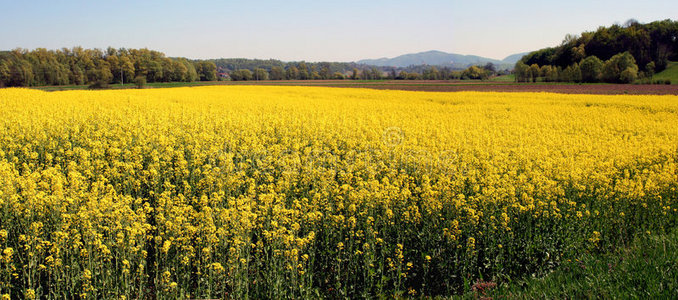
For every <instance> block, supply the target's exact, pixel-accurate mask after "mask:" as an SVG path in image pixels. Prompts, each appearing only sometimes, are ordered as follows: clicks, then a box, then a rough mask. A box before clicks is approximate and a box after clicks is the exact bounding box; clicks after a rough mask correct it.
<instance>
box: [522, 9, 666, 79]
mask: <svg viewBox="0 0 678 300" xmlns="http://www.w3.org/2000/svg"><path fill="white" fill-rule="evenodd" d="M627 51H628V52H629V53H630V54H631V55H632V56H633V58H634V59H635V63H636V65H637V66H638V67H639V68H640V70H641V71H647V66H648V64H650V63H652V62H653V63H654V67H655V70H654V71H655V72H659V71H661V70H663V69H664V68H666V66H667V64H668V62H669V61H672V60H678V21H672V20H664V21H656V22H652V23H647V24H641V23H638V22H637V21H635V20H629V21H628V22H626V23H625V24H624V25H612V26H610V27H600V28H598V30H596V31H593V32H584V33H582V34H581V36H572V35H568V36H566V38H565V40H564V41H563V43H562V44H561V45H560V46H557V47H551V48H546V49H542V50H538V51H534V52H532V53H530V54H528V55H526V56H524V57H523V58H522V60H521V62H523V63H524V64H526V65H528V66H529V65H532V64H537V65H539V66H545V65H550V66H554V67H561V68H566V67H568V66H571V65H573V64H575V63H579V62H581V61H582V60H583V59H584V58H586V57H588V56H595V57H597V58H598V59H600V60H603V61H604V60H608V59H610V58H612V57H613V56H614V55H617V54H619V53H623V52H627Z"/></svg>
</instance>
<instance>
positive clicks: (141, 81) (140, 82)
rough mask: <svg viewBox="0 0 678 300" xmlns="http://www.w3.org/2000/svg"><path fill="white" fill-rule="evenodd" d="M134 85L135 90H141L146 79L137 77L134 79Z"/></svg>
mask: <svg viewBox="0 0 678 300" xmlns="http://www.w3.org/2000/svg"><path fill="white" fill-rule="evenodd" d="M134 84H135V85H136V86H137V88H139V89H143V88H144V87H145V86H146V77H144V76H137V77H136V78H134Z"/></svg>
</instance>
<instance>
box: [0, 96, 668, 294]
mask: <svg viewBox="0 0 678 300" xmlns="http://www.w3.org/2000/svg"><path fill="white" fill-rule="evenodd" d="M677 149H678V97H676V96H600V95H596V96H593V95H559V94H547V93H477V92H460V93H425V92H404V91H376V90H365V89H337V88H316V87H271V86H266V87H265V86H219V87H199V88H198V87H193V88H173V89H148V90H111V91H68V92H51V93H50V92H42V91H36V90H28V89H0V295H1V296H2V297H7V298H9V297H11V298H23V297H26V298H36V297H37V298H39V297H54V298H77V297H81V298H127V299H129V298H142V297H151V298H189V297H190V298H214V297H221V298H242V297H251V298H275V299H277V298H284V297H291V298H302V297H305V298H313V297H319V296H320V297H333V298H334V297H350V298H356V297H373V296H376V295H394V294H395V295H406V294H408V293H409V294H411V295H450V294H454V293H459V292H463V291H464V290H465V289H467V288H468V286H469V283H472V282H473V281H475V280H476V279H478V278H485V279H489V278H495V279H501V278H507V277H513V276H519V275H525V274H531V273H534V272H540V271H544V270H547V269H548V268H551V267H553V266H555V265H558V264H559V263H560V262H561V261H562V260H563V259H567V258H568V257H572V255H575V254H577V253H582V252H583V251H603V250H605V249H608V248H610V247H614V246H616V245H621V244H623V243H625V241H627V240H628V239H630V238H632V237H633V236H634V235H636V234H645V233H646V232H658V231H659V232H661V231H663V230H665V229H668V228H670V227H672V226H674V225H675V222H676V220H677V218H676V217H677V216H678V212H677V211H676V209H677V208H678V203H676V202H677V201H678V196H677V193H676V187H677V185H678V175H677V168H678V165H677V159H678V150H677ZM3 299H5V298H3Z"/></svg>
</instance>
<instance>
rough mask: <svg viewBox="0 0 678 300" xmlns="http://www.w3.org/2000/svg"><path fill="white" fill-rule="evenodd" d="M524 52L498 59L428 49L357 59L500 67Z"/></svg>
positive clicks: (384, 63)
mask: <svg viewBox="0 0 678 300" xmlns="http://www.w3.org/2000/svg"><path fill="white" fill-rule="evenodd" d="M523 55H524V53H520V54H514V55H511V56H508V57H507V58H506V59H504V60H497V59H492V58H487V57H481V56H476V55H462V54H455V53H447V52H443V51H436V50H433V51H426V52H419V53H411V54H405V55H400V56H397V57H394V58H379V59H363V60H359V61H357V63H359V64H365V65H373V66H380V67H399V68H404V67H408V66H413V65H436V66H447V67H452V68H466V67H468V66H470V65H480V64H482V65H484V64H487V63H488V62H491V63H493V64H495V65H497V67H499V68H505V67H513V65H514V64H515V63H516V62H517V61H518V60H519V59H520V58H522V57H523Z"/></svg>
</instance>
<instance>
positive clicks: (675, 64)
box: [652, 61, 678, 84]
mask: <svg viewBox="0 0 678 300" xmlns="http://www.w3.org/2000/svg"><path fill="white" fill-rule="evenodd" d="M652 79H653V80H659V79H661V80H666V79H669V80H671V84H678V61H672V62H669V65H668V66H666V69H664V71H661V72H659V73H657V74H655V75H654V76H653V77H652Z"/></svg>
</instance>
